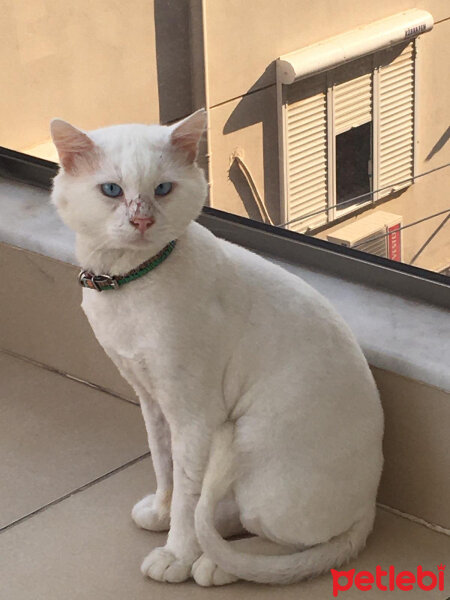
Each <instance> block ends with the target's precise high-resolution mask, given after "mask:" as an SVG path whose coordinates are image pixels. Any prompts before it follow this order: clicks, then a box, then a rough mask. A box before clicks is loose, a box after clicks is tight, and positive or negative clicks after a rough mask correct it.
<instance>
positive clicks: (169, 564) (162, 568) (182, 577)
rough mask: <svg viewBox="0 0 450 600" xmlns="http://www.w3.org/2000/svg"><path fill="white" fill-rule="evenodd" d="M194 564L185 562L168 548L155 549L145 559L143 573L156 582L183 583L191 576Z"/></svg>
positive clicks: (142, 566)
mask: <svg viewBox="0 0 450 600" xmlns="http://www.w3.org/2000/svg"><path fill="white" fill-rule="evenodd" d="M191 569H192V562H191V561H189V562H184V561H182V560H179V559H177V558H176V556H175V554H173V553H172V552H170V550H166V548H155V549H154V550H152V552H150V554H149V555H148V556H147V557H146V558H145V559H144V562H143V563H142V565H141V573H142V574H143V575H146V576H147V577H150V578H151V579H155V580H156V581H167V582H169V583H181V582H182V581H186V579H189V577H190V576H191Z"/></svg>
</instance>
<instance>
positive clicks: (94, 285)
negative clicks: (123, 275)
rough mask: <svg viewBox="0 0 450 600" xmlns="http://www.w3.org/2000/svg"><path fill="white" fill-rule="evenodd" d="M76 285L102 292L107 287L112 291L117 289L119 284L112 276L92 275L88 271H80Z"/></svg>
mask: <svg viewBox="0 0 450 600" xmlns="http://www.w3.org/2000/svg"><path fill="white" fill-rule="evenodd" d="M78 283H79V284H80V285H81V286H83V287H87V288H91V289H94V290H97V292H102V291H103V290H104V289H108V287H107V286H111V287H112V289H114V290H117V289H119V282H118V281H117V279H116V278H115V276H114V275H105V274H102V275H94V274H93V273H91V272H90V271H80V272H79V274H78Z"/></svg>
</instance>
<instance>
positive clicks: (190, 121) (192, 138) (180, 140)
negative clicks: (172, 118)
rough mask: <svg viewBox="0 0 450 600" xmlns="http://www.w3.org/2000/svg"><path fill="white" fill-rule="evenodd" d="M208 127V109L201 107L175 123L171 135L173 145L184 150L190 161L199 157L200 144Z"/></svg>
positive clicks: (176, 148)
mask: <svg viewBox="0 0 450 600" xmlns="http://www.w3.org/2000/svg"><path fill="white" fill-rule="evenodd" d="M205 127H206V110H205V109H204V108H201V109H200V110H198V111H197V112H195V113H193V114H192V115H190V116H189V117H186V119H183V121H181V123H178V124H177V125H175V128H174V129H173V130H172V134H171V136H170V141H171V144H172V147H173V148H174V149H175V150H176V151H179V152H182V153H183V154H184V156H185V158H186V159H187V161H188V162H190V163H193V162H194V160H195V159H196V158H197V151H198V144H199V141H200V138H201V135H202V133H203V131H204V129H205Z"/></svg>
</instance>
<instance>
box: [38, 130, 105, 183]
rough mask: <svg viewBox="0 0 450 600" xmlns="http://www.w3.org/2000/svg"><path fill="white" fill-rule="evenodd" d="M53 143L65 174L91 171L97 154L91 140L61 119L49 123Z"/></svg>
mask: <svg viewBox="0 0 450 600" xmlns="http://www.w3.org/2000/svg"><path fill="white" fill-rule="evenodd" d="M50 132H51V134H52V139H53V143H54V144H55V146H56V149H57V150H58V156H59V162H60V164H61V166H62V167H63V168H64V170H65V171H66V172H67V173H70V174H72V175H73V174H75V173H77V172H79V171H80V169H86V168H87V169H93V168H94V167H95V166H96V163H97V158H98V153H97V148H96V146H95V144H94V142H93V141H92V140H91V138H90V137H89V136H88V135H86V134H85V133H84V132H83V131H80V130H79V129H77V128H76V127H74V126H73V125H71V124H70V123H67V122H66V121H63V120H62V119H53V120H52V121H51V123H50Z"/></svg>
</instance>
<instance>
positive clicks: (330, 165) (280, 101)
mask: <svg viewBox="0 0 450 600" xmlns="http://www.w3.org/2000/svg"><path fill="white" fill-rule="evenodd" d="M409 44H412V65H413V86H412V94H413V95H412V140H411V149H412V168H411V180H410V182H409V183H405V184H404V185H400V186H395V188H393V189H392V190H390V191H389V192H386V193H384V194H380V193H379V191H377V190H379V188H380V184H379V181H380V58H381V56H382V54H383V52H385V51H386V50H388V49H390V48H396V47H400V46H402V45H404V48H403V49H402V52H403V50H404V49H406V48H407V46H408V45H409ZM417 44H418V38H417V37H414V38H412V39H408V40H402V41H400V42H397V43H396V44H394V45H393V46H391V47H389V48H381V49H378V50H375V51H373V52H371V53H369V54H367V55H364V56H359V57H355V58H354V59H352V60H350V61H348V62H347V63H341V64H339V65H334V66H332V67H330V68H328V69H326V70H325V71H324V72H323V74H324V76H325V78H324V81H325V86H326V89H325V99H326V103H325V106H326V108H325V114H326V145H327V147H326V157H327V158H326V168H327V175H326V176H327V214H326V217H327V220H326V222H325V223H323V224H321V225H319V226H317V227H312V228H311V229H310V230H309V229H308V233H311V232H314V231H316V230H318V231H326V229H327V228H328V227H332V226H334V225H337V224H338V223H340V222H341V221H342V220H345V217H350V216H352V215H355V214H360V212H364V209H365V208H369V207H371V206H373V205H374V204H375V203H376V202H377V201H378V200H381V199H382V200H384V201H385V202H386V201H388V200H389V196H390V195H391V193H395V192H398V191H400V190H405V189H407V188H408V187H410V186H411V185H413V184H414V183H415V176H416V167H417V153H416V145H417V89H418V86H417V54H418V51H417ZM368 57H369V58H370V60H371V68H370V73H371V79H372V90H371V93H372V119H371V121H370V123H371V128H372V129H371V137H372V140H371V141H372V146H371V154H372V165H371V175H370V180H371V191H370V195H368V199H367V201H364V202H361V203H358V204H352V205H350V206H347V207H342V208H339V207H338V206H336V204H337V194H336V127H335V103H334V88H335V82H334V78H335V72H336V69H339V68H340V67H341V66H343V65H344V64H351V63H352V62H356V61H358V60H361V59H364V58H368ZM318 75H320V73H314V74H311V75H310V76H306V77H304V78H302V79H301V80H303V81H306V82H308V81H309V80H310V79H312V78H314V77H317V76H318ZM298 81H299V80H297V81H294V82H293V83H291V84H284V83H282V82H281V81H280V80H279V79H278V78H277V84H276V85H277V112H278V132H279V135H278V151H279V161H280V193H281V198H280V212H281V218H282V222H283V223H287V222H288V221H289V218H288V214H289V182H288V169H289V156H288V151H287V139H288V134H289V131H288V119H287V109H286V106H287V104H288V102H287V101H286V98H285V97H286V90H285V88H286V87H288V86H289V85H294V84H295V83H298ZM306 214H307V213H306ZM305 220H306V219H305Z"/></svg>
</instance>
